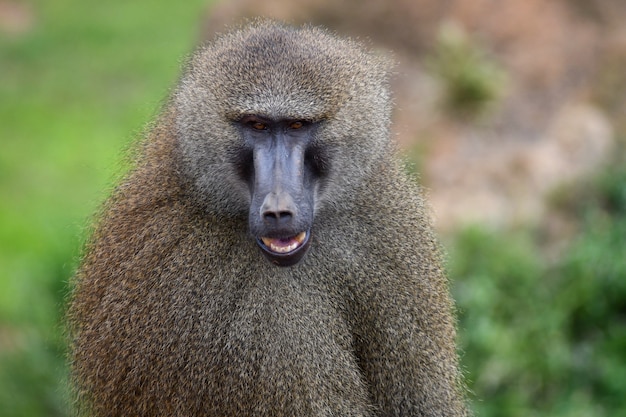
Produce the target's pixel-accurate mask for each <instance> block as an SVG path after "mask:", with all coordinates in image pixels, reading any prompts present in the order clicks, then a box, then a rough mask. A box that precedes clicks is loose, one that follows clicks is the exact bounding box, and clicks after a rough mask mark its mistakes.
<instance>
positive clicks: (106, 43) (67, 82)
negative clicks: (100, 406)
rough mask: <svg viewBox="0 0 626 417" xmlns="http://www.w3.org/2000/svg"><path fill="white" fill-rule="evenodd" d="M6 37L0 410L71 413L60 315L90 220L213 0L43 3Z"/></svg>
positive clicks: (0, 115)
mask: <svg viewBox="0 0 626 417" xmlns="http://www.w3.org/2000/svg"><path fill="white" fill-rule="evenodd" d="M32 4H33V7H32V12H33V14H34V26H33V28H32V30H31V31H29V32H27V33H25V34H20V35H6V34H2V33H0V79H1V80H2V82H0V143H1V144H2V150H1V151H0V195H1V196H2V199H1V202H0V410H1V411H0V414H1V415H2V416H5V417H13V416H24V417H26V416H51V417H53V416H63V415H67V414H68V405H67V403H68V400H67V390H66V384H65V380H66V367H65V365H64V351H65V344H64V339H63V336H62V324H61V317H62V315H63V299H64V297H65V295H66V292H67V282H68V280H69V277H70V276H71V275H72V271H73V269H74V268H75V266H76V263H77V258H78V256H79V252H80V247H81V239H84V238H85V230H86V229H85V228H86V225H88V223H89V221H88V219H89V217H90V216H91V214H92V213H93V212H94V211H95V210H96V207H97V206H98V204H99V203H100V202H101V201H102V199H103V198H104V196H105V195H106V190H107V189H108V188H110V185H111V183H112V180H113V179H114V177H115V176H116V175H118V174H119V171H120V162H119V161H120V151H121V150H122V149H124V148H125V147H127V143H129V142H130V141H131V140H132V139H133V138H134V137H135V136H136V135H137V132H140V131H141V130H142V129H143V125H144V124H145V123H146V121H148V120H149V119H150V117H151V115H152V114H153V113H154V112H155V111H157V110H158V108H159V105H160V101H161V100H162V99H163V97H165V95H166V94H167V91H168V88H169V87H170V86H171V85H172V83H173V82H175V80H176V76H177V74H178V70H179V67H180V62H181V60H182V58H183V57H184V55H185V54H187V53H188V52H189V51H190V49H191V47H192V46H193V44H194V41H195V39H196V37H197V36H198V33H197V31H198V25H197V24H196V23H197V22H199V21H200V19H201V17H202V13H203V12H204V11H205V8H206V6H207V2H206V1H204V0H195V1H188V2H183V3H181V2H167V1H152V2H149V1H139V2H127V1H121V0H112V1H107V2H99V1H82V2H81V1H67V0H55V1H44V0H40V1H37V2H34V3H32Z"/></svg>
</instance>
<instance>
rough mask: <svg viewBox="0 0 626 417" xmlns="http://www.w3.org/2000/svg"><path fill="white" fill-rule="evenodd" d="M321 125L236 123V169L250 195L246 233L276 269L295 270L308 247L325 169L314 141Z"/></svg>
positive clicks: (247, 119)
mask: <svg viewBox="0 0 626 417" xmlns="http://www.w3.org/2000/svg"><path fill="white" fill-rule="evenodd" d="M320 123H321V122H314V121H310V120H299V119H280V120H275V119H271V118H268V117H262V116H259V115H254V114H249V115H245V116H244V117H242V118H241V119H240V120H238V121H237V122H236V124H237V125H238V127H239V129H240V132H241V137H242V139H243V147H242V148H241V150H240V151H239V153H238V155H237V157H236V160H235V164H236V166H237V170H238V173H239V175H240V177H241V179H242V180H243V181H245V182H246V183H247V185H248V187H249V190H250V195H251V200H250V201H251V202H250V211H249V217H248V218H249V225H250V231H251V233H252V234H253V236H255V237H256V242H257V244H258V245H259V247H260V248H261V250H262V252H263V253H264V254H265V256H266V257H267V258H268V259H269V260H270V261H271V262H272V263H274V264H276V265H279V266H291V265H294V264H296V263H297V262H299V261H300V259H302V257H303V256H304V254H305V253H306V251H307V249H308V246H309V241H310V237H311V226H312V224H313V216H314V208H315V203H316V198H317V193H318V190H319V187H320V184H321V180H322V179H323V178H324V176H325V175H326V171H327V168H328V167H327V166H326V163H325V161H326V158H325V156H324V154H323V151H322V148H320V147H319V146H317V145H315V140H314V139H315V132H316V130H317V128H318V127H319V124H320Z"/></svg>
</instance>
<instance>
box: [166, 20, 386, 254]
mask: <svg viewBox="0 0 626 417" xmlns="http://www.w3.org/2000/svg"><path fill="white" fill-rule="evenodd" d="M386 80H387V66H386V64H383V61H382V60H381V59H379V58H377V57H375V56H373V55H370V54H368V53H365V52H364V51H362V50H361V49H360V48H359V47H357V46H356V45H354V44H352V43H351V42H348V41H341V40H338V39H335V38H333V37H332V36H330V35H328V34H327V33H325V32H323V31H320V30H317V29H312V28H309V29H304V30H297V29H291V28H287V27H282V26H274V25H265V24H260V25H258V26H252V27H251V28H249V29H248V30H246V31H245V32H242V33H236V34H233V35H230V36H226V37H224V38H222V39H220V40H217V41H216V43H215V44H213V45H210V46H208V47H206V48H203V49H200V50H199V51H198V52H197V54H196V55H194V57H193V59H192V61H191V62H190V65H189V67H188V69H187V71H186V73H185V75H184V77H183V78H182V80H181V83H180V84H179V88H178V90H177V92H176V95H175V102H174V104H175V108H176V123H177V125H176V129H177V135H178V138H179V140H180V149H181V152H182V168H183V169H184V171H185V174H186V175H187V176H188V177H189V178H190V179H191V180H192V181H193V184H194V186H195V190H196V191H197V197H198V199H199V201H201V202H203V205H204V206H205V207H207V208H208V209H209V210H211V211H212V212H214V213H216V214H218V215H229V216H237V217H239V216H246V215H247V216H248V220H249V221H248V223H249V232H250V234H251V235H252V236H253V238H256V242H257V243H258V245H259V247H260V248H261V251H262V252H263V253H264V254H265V255H266V256H267V258H268V259H269V260H270V261H271V262H273V263H275V264H276V265H280V266H290V265H294V264H296V263H297V262H299V261H300V260H301V259H302V257H303V256H304V254H305V252H306V251H307V248H308V246H309V243H310V242H311V240H312V239H311V233H312V232H311V230H312V225H313V221H314V215H315V213H324V210H325V209H327V210H334V209H337V208H347V207H349V204H350V201H351V199H352V198H354V195H355V193H354V191H353V190H354V188H355V187H357V186H358V184H359V183H360V181H362V180H363V179H364V178H366V177H367V173H368V171H369V170H370V169H372V167H373V163H374V161H375V160H376V158H378V157H379V156H380V155H381V154H382V153H383V152H384V150H385V149H386V147H387V144H388V125H389V114H390V109H391V107H390V103H389V93H388V90H387V88H386V83H387V82H386ZM240 232H241V231H240Z"/></svg>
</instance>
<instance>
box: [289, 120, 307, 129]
mask: <svg viewBox="0 0 626 417" xmlns="http://www.w3.org/2000/svg"><path fill="white" fill-rule="evenodd" d="M302 126H304V123H302V122H300V121H297V122H293V123H291V124H290V125H289V128H290V129H300V128H301V127H302Z"/></svg>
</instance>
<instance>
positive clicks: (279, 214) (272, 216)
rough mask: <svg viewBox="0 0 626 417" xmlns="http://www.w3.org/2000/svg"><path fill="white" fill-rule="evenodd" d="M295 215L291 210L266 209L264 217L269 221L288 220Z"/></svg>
mask: <svg viewBox="0 0 626 417" xmlns="http://www.w3.org/2000/svg"><path fill="white" fill-rule="evenodd" d="M292 217H293V213H292V212H291V211H265V212H263V218H264V219H265V220H268V221H277V220H280V221H288V220H291V218H292Z"/></svg>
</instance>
